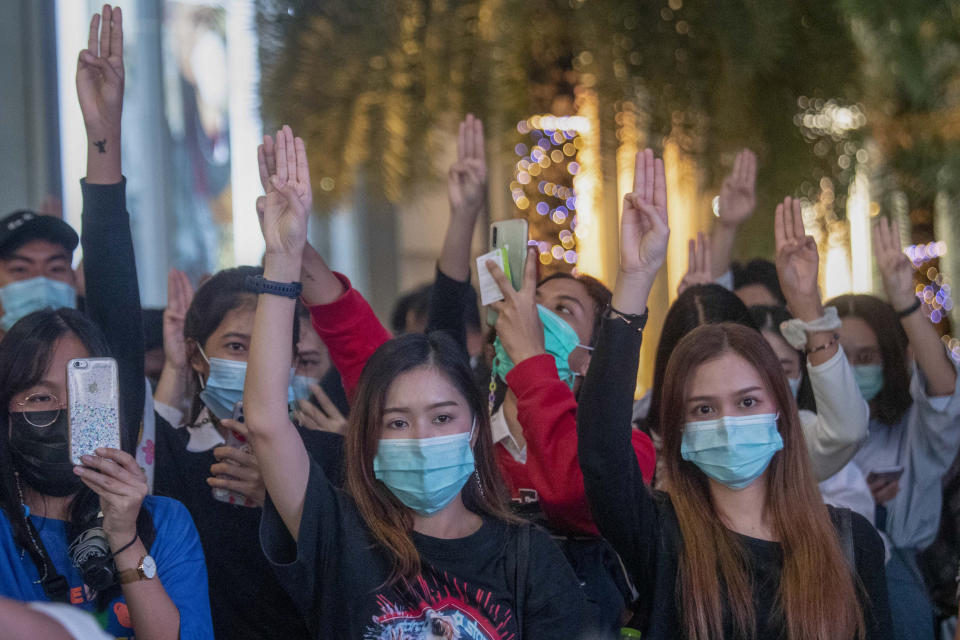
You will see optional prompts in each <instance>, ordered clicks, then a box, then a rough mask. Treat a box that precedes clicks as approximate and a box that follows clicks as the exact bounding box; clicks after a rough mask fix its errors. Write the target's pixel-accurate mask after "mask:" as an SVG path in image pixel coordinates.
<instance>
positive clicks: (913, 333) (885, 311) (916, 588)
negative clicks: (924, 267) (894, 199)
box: [828, 218, 960, 638]
mask: <svg viewBox="0 0 960 640" xmlns="http://www.w3.org/2000/svg"><path fill="white" fill-rule="evenodd" d="M873 249H874V255H875V256H876V260H877V266H878V268H879V271H880V275H881V278H882V281H883V288H884V291H885V293H886V295H887V300H888V301H889V304H887V303H884V302H882V301H880V300H878V299H877V298H874V297H872V296H864V295H852V296H841V297H839V298H837V299H835V300H833V301H832V302H830V303H828V304H831V305H834V306H836V307H837V309H838V311H839V313H840V316H841V318H842V319H843V326H842V327H841V328H840V330H839V333H840V342H841V343H842V344H843V348H844V351H845V352H846V353H847V357H848V358H849V359H850V362H851V364H852V365H853V369H854V372H855V374H856V377H857V383H858V385H859V387H860V391H861V393H862V394H863V397H864V398H865V399H866V400H867V401H868V402H869V403H870V431H869V435H868V437H867V441H866V442H865V443H864V444H863V446H862V447H861V449H860V451H859V452H858V453H857V456H856V457H855V458H854V460H855V462H856V463H857V465H858V466H859V467H860V468H861V469H862V470H863V471H864V473H866V474H867V481H868V483H869V484H870V489H871V491H872V492H873V498H874V501H875V502H876V505H877V518H876V524H877V527H878V528H879V529H880V530H881V531H883V532H884V533H885V534H886V535H887V537H888V538H889V539H890V541H891V542H892V546H893V550H892V556H891V558H890V561H889V562H888V564H887V582H888V586H889V590H890V603H891V608H892V612H893V622H894V626H895V630H896V637H897V638H919V637H932V634H933V613H932V608H931V604H930V600H929V595H928V594H927V591H926V587H925V585H924V583H923V581H922V579H921V578H920V574H919V572H918V569H917V563H916V554H917V551H918V550H920V549H923V548H925V547H927V546H929V545H930V543H931V542H933V540H934V538H935V537H936V535H937V529H938V527H939V523H940V513H941V507H942V484H941V481H942V478H943V476H944V474H945V473H946V472H947V470H948V469H949V468H950V465H951V464H952V463H953V460H954V459H955V458H956V456H957V451H958V448H960V421H958V417H960V388H958V376H957V368H956V365H955V364H954V363H953V362H952V361H951V360H950V358H949V356H948V355H947V352H946V350H945V349H944V347H943V344H942V343H941V341H940V339H939V337H938V335H937V333H936V330H935V329H934V327H933V325H932V324H931V323H930V321H929V320H928V319H927V318H926V317H924V315H923V313H922V312H921V309H920V299H919V298H918V297H917V296H916V294H915V289H914V287H915V285H914V280H913V272H914V267H913V264H912V263H911V262H910V259H909V258H907V256H906V255H904V253H903V251H902V248H901V245H900V232H899V230H898V228H897V225H896V224H895V223H894V224H890V223H889V222H888V221H887V220H886V219H885V218H884V219H881V220H880V221H879V222H878V223H877V224H876V226H875V227H874V230H873ZM900 469H902V471H900ZM884 470H887V471H893V472H894V473H893V474H877V475H874V476H871V472H877V471H884ZM896 474H901V475H899V478H897V477H896Z"/></svg>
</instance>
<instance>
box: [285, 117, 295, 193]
mask: <svg viewBox="0 0 960 640" xmlns="http://www.w3.org/2000/svg"><path fill="white" fill-rule="evenodd" d="M283 137H284V140H283V142H284V149H285V150H286V152H287V178H288V179H290V180H296V178H297V150H296V148H295V147H296V144H295V143H294V142H293V129H291V128H290V125H288V124H285V125H283Z"/></svg>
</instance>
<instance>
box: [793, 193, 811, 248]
mask: <svg viewBox="0 0 960 640" xmlns="http://www.w3.org/2000/svg"><path fill="white" fill-rule="evenodd" d="M792 204H793V237H794V238H795V239H796V240H798V241H799V240H803V239H804V238H805V237H806V236H807V230H806V229H804V228H803V212H802V211H801V210H800V198H794V199H793V203H792Z"/></svg>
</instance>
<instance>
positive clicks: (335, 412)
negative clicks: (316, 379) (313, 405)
mask: <svg viewBox="0 0 960 640" xmlns="http://www.w3.org/2000/svg"><path fill="white" fill-rule="evenodd" d="M308 388H309V389H310V393H312V394H313V397H314V398H316V399H317V402H318V403H319V404H320V408H321V409H322V410H323V412H324V413H325V414H327V415H328V416H330V417H331V418H338V419H341V420H342V419H343V414H342V413H340V410H339V409H337V405H335V404H333V401H332V400H330V396H328V395H327V394H326V393H324V391H323V389H322V388H320V385H318V384H311V385H310V386H309V387H308Z"/></svg>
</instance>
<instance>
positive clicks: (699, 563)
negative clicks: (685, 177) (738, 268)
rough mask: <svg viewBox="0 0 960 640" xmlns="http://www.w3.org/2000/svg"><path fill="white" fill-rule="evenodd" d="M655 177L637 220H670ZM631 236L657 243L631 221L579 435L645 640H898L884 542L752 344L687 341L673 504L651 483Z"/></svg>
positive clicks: (672, 369)
mask: <svg viewBox="0 0 960 640" xmlns="http://www.w3.org/2000/svg"><path fill="white" fill-rule="evenodd" d="M657 169H658V170H657V171H656V173H655V175H653V176H651V178H652V180H651V182H652V183H653V185H651V187H650V188H648V189H644V190H643V191H652V193H653V194H658V195H656V196H655V197H651V198H649V199H645V200H644V201H643V202H642V206H641V211H644V210H650V211H651V213H650V214H649V215H651V216H652V215H657V214H659V215H662V216H663V218H664V219H665V218H666V193H665V191H666V189H665V182H664V178H663V170H662V164H660V163H658V166H657ZM631 231H632V233H633V234H634V235H635V236H640V238H641V240H640V242H639V244H640V245H641V246H642V245H643V244H644V241H645V240H646V239H647V236H648V235H649V233H650V232H649V226H647V227H640V226H637V227H634V228H633V229H630V227H629V226H628V221H627V219H626V217H625V218H624V223H623V230H622V231H621V247H622V248H621V274H620V275H619V276H618V279H617V287H616V289H615V293H614V299H613V304H612V306H613V307H614V308H615V309H616V311H617V313H616V314H611V315H610V316H608V317H607V318H605V319H604V322H603V326H602V327H601V335H600V340H599V342H598V344H597V349H596V351H595V353H594V357H593V361H592V362H591V365H590V370H589V371H588V373H587V377H586V380H585V381H584V386H583V391H582V392H581V401H580V411H579V413H578V422H579V425H578V426H579V434H578V435H579V442H580V465H581V468H582V469H583V474H584V479H585V483H586V490H587V496H588V499H589V501H590V505H591V508H592V510H593V513H594V515H595V517H596V520H597V525H598V526H599V528H600V531H601V533H602V534H603V535H604V536H605V537H606V538H607V539H608V540H609V541H610V542H611V544H612V545H613V546H614V548H615V549H616V550H617V552H618V553H619V554H620V557H621V558H622V559H623V561H624V564H625V565H626V567H627V569H628V571H629V572H630V574H631V577H632V578H633V580H634V583H635V585H636V586H637V588H638V590H639V591H640V602H641V603H643V616H642V617H644V618H645V622H644V624H643V626H644V629H643V630H644V637H645V638H653V639H660V638H675V637H678V636H680V637H686V638H689V639H691V640H704V639H713V638H751V637H752V638H787V639H789V640H800V639H803V640H806V639H818V640H827V639H828V638H829V639H831V640H833V639H837V638H840V639H851V638H871V639H872V638H885V637H889V635H888V634H889V613H888V609H887V597H886V589H885V584H884V580H883V545H882V542H881V541H880V538H879V536H878V535H877V534H876V532H875V531H874V530H873V528H872V527H871V526H870V524H869V523H868V522H866V521H865V520H864V519H863V518H861V517H859V516H857V515H856V514H851V513H850V512H849V511H846V510H842V511H835V510H830V509H828V508H827V507H826V506H824V504H823V502H822V501H821V499H820V496H819V494H818V493H817V488H816V483H815V481H814V478H813V473H812V471H811V464H810V459H809V456H808V455H807V449H806V445H805V442H804V436H803V431H802V429H801V426H800V421H799V417H798V415H797V406H796V402H795V401H794V399H793V395H792V393H791V391H790V387H789V386H788V384H787V381H786V378H785V377H784V375H783V372H782V368H781V365H780V363H779V361H778V359H777V357H776V356H775V355H774V353H773V351H772V350H771V349H770V347H769V345H767V343H766V341H765V340H764V339H763V337H762V336H761V335H760V334H759V333H758V332H757V331H756V330H754V329H752V328H748V327H744V326H741V325H735V324H728V323H721V324H713V325H705V326H702V327H699V328H697V329H695V330H693V331H692V332H690V333H689V334H688V335H686V336H685V337H684V338H683V339H682V340H680V342H679V344H678V345H677V346H676V348H675V349H674V350H673V353H672V354H671V356H670V361H669V364H668V366H667V371H666V373H665V376H664V385H663V389H662V394H663V396H662V403H661V413H660V432H661V434H662V436H663V451H662V457H663V460H664V464H665V472H666V478H665V491H663V492H653V491H651V490H650V489H649V488H648V487H647V486H646V485H645V484H644V483H643V481H642V479H641V477H640V472H639V469H638V468H637V464H636V462H635V460H633V458H632V456H631V455H629V446H628V443H629V437H630V433H629V432H630V407H631V398H632V395H633V388H634V385H635V383H636V372H637V367H638V364H639V350H640V343H641V340H642V331H641V329H642V326H638V325H637V323H634V322H630V321H629V320H630V319H631V318H633V317H641V318H642V314H643V312H644V308H645V305H646V298H647V294H648V292H649V285H648V284H646V282H643V283H642V287H641V285H638V284H637V281H638V275H637V273H636V272H635V271H634V270H631V269H628V268H625V266H624V256H627V259H629V256H631V252H630V250H629V249H626V248H624V247H625V246H628V245H626V244H625V243H626V242H628V241H629V240H625V238H624V237H623V236H625V235H626V234H627V233H629V232H631ZM632 242H634V243H636V242H637V240H636V239H634V240H632ZM664 244H665V243H664ZM659 264H662V260H661V262H660V263H658V264H656V265H652V272H648V273H646V276H647V282H652V280H653V277H655V275H656V270H657V269H658V268H659ZM650 268H651V267H648V269H650ZM833 520H836V525H835V524H834V522H833ZM838 530H839V535H838Z"/></svg>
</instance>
